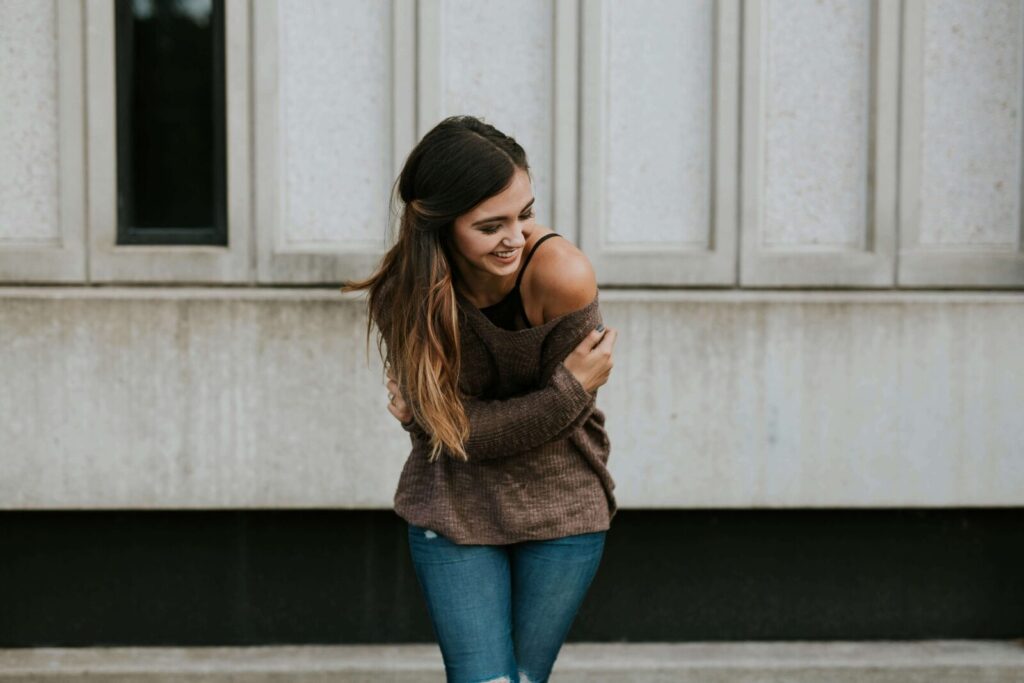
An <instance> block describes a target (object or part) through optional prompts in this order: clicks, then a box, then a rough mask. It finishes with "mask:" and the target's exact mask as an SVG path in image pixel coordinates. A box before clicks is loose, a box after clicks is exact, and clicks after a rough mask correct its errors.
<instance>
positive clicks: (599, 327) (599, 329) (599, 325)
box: [597, 323, 604, 332]
mask: <svg viewBox="0 0 1024 683" xmlns="http://www.w3.org/2000/svg"><path fill="white" fill-rule="evenodd" d="M603 329H604V323H598V324H597V331H598V332H600V331H601V330H603Z"/></svg>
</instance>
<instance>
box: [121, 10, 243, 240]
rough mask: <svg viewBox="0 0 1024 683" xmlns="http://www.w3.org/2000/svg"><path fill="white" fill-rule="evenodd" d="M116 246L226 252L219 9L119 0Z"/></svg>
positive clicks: (221, 46) (222, 39) (221, 16)
mask: <svg viewBox="0 0 1024 683" xmlns="http://www.w3.org/2000/svg"><path fill="white" fill-rule="evenodd" d="M115 21H116V41H117V45H116V65H117V86H116V87H117V105H116V107H117V225H118V228H117V243H118V244H216V245H226V244H227V237H228V235H227V203H226V175H227V173H226V164H225V110H224V104H225V102H224V101H225V97H224V4H223V2H221V1H220V0H118V3H117V7H116V18H115Z"/></svg>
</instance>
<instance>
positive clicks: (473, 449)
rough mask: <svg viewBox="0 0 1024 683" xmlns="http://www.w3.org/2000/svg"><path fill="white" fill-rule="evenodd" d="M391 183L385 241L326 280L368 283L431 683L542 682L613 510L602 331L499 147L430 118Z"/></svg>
mask: <svg viewBox="0 0 1024 683" xmlns="http://www.w3.org/2000/svg"><path fill="white" fill-rule="evenodd" d="M397 186H398V194H399V195H400V197H401V199H402V201H403V202H404V209H403V213H402V217H401V222H400V226H401V227H400V232H399V236H398V239H397V240H396V243H395V245H394V246H393V247H392V248H391V249H390V250H389V251H388V253H387V254H386V255H385V256H384V258H383V260H382V262H381V265H380V268H379V269H378V270H377V272H376V273H375V274H374V275H373V276H372V277H370V278H369V279H367V280H364V281H361V282H348V283H346V284H345V287H343V288H342V290H343V291H353V290H360V289H368V290H369V297H368V308H369V319H368V326H367V341H369V335H370V331H371V329H372V325H376V326H377V328H378V337H377V344H378V351H381V356H382V359H383V361H384V366H385V368H386V369H387V375H388V381H387V387H388V389H389V395H388V396H389V404H388V410H389V411H390V412H391V414H392V415H394V417H395V418H397V419H398V420H400V421H401V422H402V426H403V428H405V429H406V431H408V432H409V434H410V439H411V442H412V446H413V448H412V452H411V453H410V455H409V457H408V459H407V461H406V463H405V467H404V468H403V470H402V475H401V477H400V479H399V482H398V487H397V489H396V492H395V511H396V513H398V515H399V516H401V517H402V518H403V519H404V520H405V521H406V522H407V523H408V538H409V548H410V551H411V555H412V561H413V567H414V569H415V571H416V575H417V578H418V580H419V582H420V586H421V588H422V589H423V594H424V597H425V598H426V603H427V609H428V612H429V614H430V618H431V623H432V625H433V627H434V632H435V634H436V635H437V638H438V642H439V645H440V648H441V653H442V657H443V659H444V664H445V670H446V673H447V679H448V681H460V682H461V681H474V682H476V681H520V682H522V681H530V682H531V683H539V682H540V681H546V680H547V678H548V675H549V673H550V671H551V668H552V666H553V665H554V661H555V658H556V657H557V655H558V651H559V650H560V649H561V646H562V643H563V642H564V640H565V637H566V635H567V634H568V631H569V627H570V626H571V625H572V622H573V620H574V619H575V616H576V613H577V611H578V609H579V606H580V603H581V602H582V600H583V597H584V595H585V594H586V591H587V589H588V588H589V586H590V583H591V581H592V579H593V577H594V574H595V573H596V571H597V566H598V564H599V562H600V559H601V556H602V553H603V549H604V540H605V534H606V532H607V530H608V529H609V528H610V524H611V519H612V517H614V515H615V512H616V509H617V508H616V503H615V498H614V496H613V494H612V489H613V488H614V486H615V484H614V482H613V481H612V478H611V476H610V475H609V473H608V470H607V469H606V467H605V465H606V463H607V459H608V453H609V441H608V438H607V434H606V433H605V430H604V413H603V412H602V411H601V410H600V409H598V408H597V407H596V405H595V398H596V392H597V388H598V387H600V386H602V385H603V384H604V383H605V382H606V381H607V379H608V376H609V373H610V371H611V368H612V357H611V353H612V348H613V346H614V344H615V339H616V336H617V332H616V330H614V329H612V328H607V329H605V328H604V326H603V325H602V323H601V317H600V312H599V308H598V290H597V282H596V278H595V275H594V271H593V269H592V267H591V265H590V262H589V261H588V260H587V258H586V256H584V255H583V253H582V252H580V251H579V250H578V249H577V248H576V247H575V246H574V245H573V244H572V243H571V242H569V241H568V240H566V239H564V238H563V239H559V237H560V236H559V235H558V234H557V233H555V232H553V231H551V230H549V229H547V228H544V227H541V226H539V225H537V224H536V222H535V221H534V220H533V216H534V214H533V208H532V207H533V204H534V197H533V193H532V187H531V178H530V169H529V165H528V164H527V161H526V155H525V153H524V152H523V149H522V147H520V146H519V144H517V143H516V141H515V140H513V139H512V138H510V137H508V136H506V135H504V134H502V133H501V132H499V131H498V130H496V129H495V128H494V127H493V126H491V125H489V124H486V123H484V122H482V121H480V120H478V119H476V118H473V117H470V116H454V117H450V118H447V119H445V120H444V121H442V122H441V123H439V124H438V125H437V126H436V127H435V128H434V129H433V130H431V131H430V132H429V133H427V134H426V135H425V136H424V137H423V139H422V140H421V141H420V143H419V144H418V145H417V146H416V147H415V148H414V149H413V150H412V152H411V153H410V154H409V157H408V159H407V160H406V163H405V166H404V168H403V169H402V172H401V175H400V176H399V178H398V180H397ZM527 265H529V266H530V267H529V269H527ZM382 344H383V345H384V347H385V348H386V351H382V350H381V346H382Z"/></svg>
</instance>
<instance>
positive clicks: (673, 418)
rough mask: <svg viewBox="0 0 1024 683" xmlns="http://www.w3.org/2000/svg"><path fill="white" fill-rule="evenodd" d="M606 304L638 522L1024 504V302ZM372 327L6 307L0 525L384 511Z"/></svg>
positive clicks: (223, 305)
mask: <svg viewBox="0 0 1024 683" xmlns="http://www.w3.org/2000/svg"><path fill="white" fill-rule="evenodd" d="M601 297H602V299H601V301H602V304H601V308H602V312H603V316H604V321H605V323H606V324H608V325H610V326H612V327H614V328H616V329H617V330H618V331H620V336H618V340H617V344H616V348H615V368H614V370H613V371H612V374H611V378H610V380H609V382H608V384H606V385H605V386H604V387H602V388H601V390H600V393H599V396H598V403H597V404H598V407H599V408H601V409H602V410H603V411H604V412H605V414H606V416H607V422H606V427H607V429H608V433H609V438H610V441H611V458H610V462H609V468H610V470H611V472H612V475H613V476H614V477H615V480H616V483H617V486H616V492H615V493H616V496H617V497H618V500H620V504H621V505H622V506H624V507H630V506H638V507H654V508H659V507H663V508H674V507H740V508H750V507H760V506H777V507H787V506H793V507H807V506H851V507H883V506H939V507H944V506H957V505H987V506H1001V505H1021V504H1022V503H1024V421H1022V420H1020V410H1019V407H1020V405H1021V404H1024V382H1022V381H1021V378H1022V377H1024V353H1022V352H1021V347H1020V344H1019V340H1020V339H1024V295H1021V294H1009V293H1008V294H996V293H990V294H975V295H969V294H941V293H930V294H897V293H863V294H858V293H782V292H764V293H749V292H748V293H722V292H706V293H695V292H690V293H686V292H653V291H614V290H608V291H602V292H601ZM362 309H364V305H362V303H361V302H359V301H358V300H357V299H356V298H354V297H344V296H342V295H341V294H340V293H336V292H332V291H327V292H325V291H323V290H285V291H281V290H238V289H210V290H204V289H198V288H196V289H194V288H188V289H148V288H147V289H141V288H125V289H120V288H81V289H79V288H59V289H57V288H8V289H2V288H0V368H3V372H4V381H3V382H0V415H3V420H2V421H0V509H46V508H90V509H99V508H129V509H133V508H134V509H143V508H209V507H212V508H240V507H241V508H244V507H278V508H302V507H318V506H326V507H343V508H387V507H390V505H391V502H392V495H393V490H394V484H395V481H397V477H398V473H399V471H400V469H401V466H402V464H403V462H404V459H406V457H407V456H408V453H409V449H410V444H409V435H408V434H407V433H406V432H403V431H402V430H401V429H400V428H399V427H398V425H397V423H396V422H395V420H394V418H393V417H392V416H391V415H390V414H389V413H388V412H387V410H386V408H385V405H386V401H387V397H386V390H385V388H384V382H383V373H382V371H381V369H380V362H379V360H378V358H377V357H376V349H375V348H374V347H373V344H371V349H370V351H369V354H368V352H367V347H366V339H365V333H366V317H365V313H364V310H362ZM368 358H369V360H368Z"/></svg>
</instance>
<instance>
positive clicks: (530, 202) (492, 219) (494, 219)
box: [469, 197, 537, 228]
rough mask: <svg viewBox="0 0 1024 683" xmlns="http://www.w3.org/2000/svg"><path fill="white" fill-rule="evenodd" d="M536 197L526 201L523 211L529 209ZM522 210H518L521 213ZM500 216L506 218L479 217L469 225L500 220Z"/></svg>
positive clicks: (473, 226)
mask: <svg viewBox="0 0 1024 683" xmlns="http://www.w3.org/2000/svg"><path fill="white" fill-rule="evenodd" d="M536 199H537V198H536V197H534V198H533V199H531V200H530V201H528V202H526V206H524V207H523V211H526V210H527V209H529V208H530V207H531V206H532V205H533V202H534V201H535V200H536ZM523 211H520V212H519V213H522V212H523ZM502 218H506V216H491V217H490V218H481V219H480V220H478V221H476V222H475V223H473V224H472V225H471V226H469V227H471V228H475V227H476V226H478V225H480V224H481V223H487V222H490V221H500V220H501V219H502Z"/></svg>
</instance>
